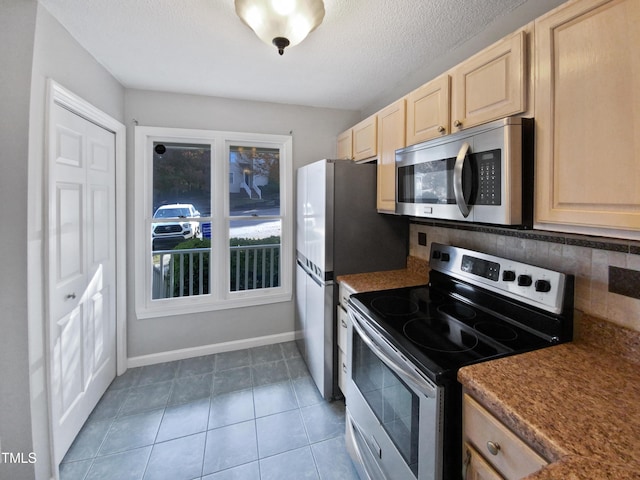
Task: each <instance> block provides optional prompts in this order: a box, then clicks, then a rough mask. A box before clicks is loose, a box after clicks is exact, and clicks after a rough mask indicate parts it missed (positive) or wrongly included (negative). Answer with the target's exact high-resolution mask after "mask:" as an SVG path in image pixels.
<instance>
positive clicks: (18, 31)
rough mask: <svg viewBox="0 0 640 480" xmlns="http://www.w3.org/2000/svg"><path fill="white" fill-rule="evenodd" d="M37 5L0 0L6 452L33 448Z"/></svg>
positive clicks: (6, 471) (2, 419)
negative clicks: (31, 174)
mask: <svg viewBox="0 0 640 480" xmlns="http://www.w3.org/2000/svg"><path fill="white" fill-rule="evenodd" d="M36 8H37V4H36V2H35V0H31V1H26V0H0V12H2V14H0V45H2V46H3V47H2V48H1V49H0V64H2V70H1V71H0V105H1V106H0V144H1V145H2V148H1V149H0V152H2V153H1V154H0V155H1V157H0V158H1V164H2V175H0V205H2V206H3V208H1V209H0V225H2V227H0V232H1V235H2V247H3V251H4V252H5V254H4V255H3V256H2V257H3V258H2V270H1V271H2V275H0V328H1V332H0V439H1V441H2V451H4V452H14V453H19V452H22V453H27V454H28V453H29V452H31V451H32V449H33V441H32V434H31V415H30V413H29V395H30V388H29V358H28V351H29V350H28V341H29V339H28V330H27V310H28V302H27V285H28V278H27V242H26V241H25V239H26V238H27V222H26V221H25V219H24V218H25V217H24V213H25V206H26V205H27V199H28V195H27V178H28V168H27V167H28V164H27V158H28V152H29V136H28V132H29V85H30V83H31V57H32V52H33V42H34V40H33V38H34V32H35V28H36ZM33 476H34V466H33V465H7V464H2V465H0V477H1V478H3V479H4V478H7V479H8V478H11V479H15V480H20V479H29V478H33Z"/></svg>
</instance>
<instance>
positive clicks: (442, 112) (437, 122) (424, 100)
mask: <svg viewBox="0 0 640 480" xmlns="http://www.w3.org/2000/svg"><path fill="white" fill-rule="evenodd" d="M450 83H451V82H450V77H449V75H448V74H444V75H440V76H439V77H438V78H435V79H433V80H431V81H430V82H427V83H425V84H424V85H422V86H421V87H418V88H416V89H415V90H414V91H413V92H411V93H409V94H408V95H407V135H406V137H407V138H406V140H407V143H406V144H407V145H415V144H416V143H420V142H425V141H427V140H431V139H432V138H437V137H441V136H442V135H446V134H447V133H449V132H450V128H449V123H450V116H449V112H450V105H449V99H450Z"/></svg>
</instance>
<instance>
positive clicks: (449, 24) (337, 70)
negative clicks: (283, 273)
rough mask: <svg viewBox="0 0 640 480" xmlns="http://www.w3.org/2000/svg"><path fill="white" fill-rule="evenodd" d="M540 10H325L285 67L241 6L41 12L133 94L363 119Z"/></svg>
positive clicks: (197, 3)
mask: <svg viewBox="0 0 640 480" xmlns="http://www.w3.org/2000/svg"><path fill="white" fill-rule="evenodd" d="M540 1H541V0H342V1H341V0H325V2H324V3H325V10H326V15H325V18H324V21H323V23H322V24H321V25H320V26H319V27H318V28H317V29H316V30H315V31H314V32H312V33H311V34H310V35H309V37H307V39H306V40H304V41H303V42H302V43H301V44H300V45H297V46H295V47H292V48H290V49H287V50H286V51H285V54H284V55H283V56H282V57H281V56H279V55H278V53H277V51H276V49H275V47H273V46H269V45H266V44H264V43H262V42H261V41H260V40H259V39H258V37H256V35H255V34H254V33H253V32H252V31H251V30H250V29H249V28H248V27H247V26H246V25H245V24H244V23H242V21H241V20H240V19H239V18H238V17H237V16H236V14H235V10H234V5H233V0H40V3H41V4H42V5H44V7H45V8H46V9H47V10H48V11H49V12H50V13H51V14H52V15H53V16H54V17H56V18H57V19H58V21H59V22H60V23H62V25H63V26H64V27H65V28H66V29H67V30H68V31H69V32H70V33H71V35H72V36H73V37H74V38H75V39H76V40H77V41H78V42H79V43H80V44H81V45H82V46H83V47H84V48H85V49H86V50H88V51H89V52H90V53H91V54H92V55H93V56H94V57H95V58H96V59H97V60H98V61H99V62H100V63H101V64H102V65H103V66H104V67H106V68H107V70H109V71H110V72H111V73H112V74H113V75H114V76H115V77H116V78H117V79H118V80H119V81H120V82H121V83H122V84H123V85H124V86H125V87H127V88H138V89H145V90H159V91H169V92H179V93H192V94H202V95H211V96H218V97H227V98H239V99H247V100H257V101H268V102H278V103H287V104H296V105H308V106H318V107H332V108H341V109H349V110H362V109H364V108H366V107H367V106H369V105H370V104H372V103H373V102H374V101H375V100H376V99H377V98H379V97H381V96H383V95H384V94H385V92H388V91H389V90H390V89H393V88H394V87H395V86H397V85H398V83H399V82H400V80H401V79H402V78H403V77H404V76H407V75H412V74H415V72H416V71H419V70H421V69H424V68H425V66H428V64H429V63H430V62H434V61H436V60H441V59H442V57H443V56H444V55H446V54H447V53H448V52H450V51H451V50H452V49H454V48H455V47H456V46H458V45H460V44H461V43H463V42H465V41H467V40H469V39H470V38H473V37H474V36H475V35H477V34H478V33H479V32H482V31H483V30H485V29H486V28H487V27H488V26H490V25H491V24H494V23H495V22H499V21H500V19H501V17H503V16H505V15H508V14H509V13H510V12H512V11H514V9H517V8H518V7H522V5H523V4H526V3H529V4H531V3H533V2H540ZM548 1H549V0H547V3H548ZM550 1H552V2H553V0H550ZM543 3H544V2H543ZM555 3H559V2H555ZM528 20H529V18H524V19H523V22H522V23H521V24H524V23H525V22H526V21H528ZM425 80H427V79H425ZM405 93H406V92H405Z"/></svg>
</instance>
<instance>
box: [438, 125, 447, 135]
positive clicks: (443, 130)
mask: <svg viewBox="0 0 640 480" xmlns="http://www.w3.org/2000/svg"><path fill="white" fill-rule="evenodd" d="M446 131H447V129H446V128H444V127H443V126H442V125H440V126H438V133H444V132H446Z"/></svg>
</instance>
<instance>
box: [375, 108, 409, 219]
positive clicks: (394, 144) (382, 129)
mask: <svg viewBox="0 0 640 480" xmlns="http://www.w3.org/2000/svg"><path fill="white" fill-rule="evenodd" d="M405 118H406V101H405V99H404V98H402V99H400V100H398V101H397V102H395V103H392V104H391V105H389V106H388V107H386V108H384V109H382V110H380V112H378V196H377V207H378V210H379V211H386V212H395V210H396V150H397V149H399V148H403V147H404V146H405V143H404V139H405Z"/></svg>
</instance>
